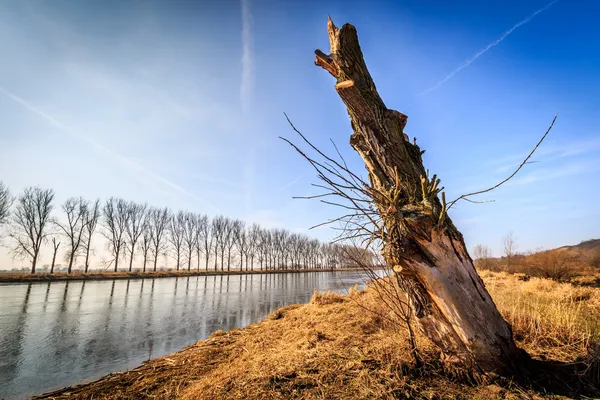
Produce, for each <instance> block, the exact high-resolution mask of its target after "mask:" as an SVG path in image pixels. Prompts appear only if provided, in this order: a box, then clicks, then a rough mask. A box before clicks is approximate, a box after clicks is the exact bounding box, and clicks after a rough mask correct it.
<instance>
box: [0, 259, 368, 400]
mask: <svg viewBox="0 0 600 400" xmlns="http://www.w3.org/2000/svg"><path fill="white" fill-rule="evenodd" d="M366 279H367V277H366V275H365V274H364V273H362V272H360V271H336V272H307V273H290V274H256V275H229V276H197V277H196V276H194V277H182V278H158V279H137V280H104V281H70V282H69V281H63V282H60V281H56V282H51V283H20V284H0V399H20V398H26V397H29V396H33V395H36V394H41V393H44V392H48V391H51V390H54V389H59V388H62V387H65V386H69V385H73V384H77V383H82V382H88V381H91V380H94V379H97V378H99V377H101V376H103V375H106V374H108V373H110V372H115V371H123V370H127V369H130V368H134V367H136V366H138V365H140V364H141V363H142V362H143V361H145V360H148V359H149V358H154V357H160V356H163V355H165V354H169V353H172V352H175V351H177V350H180V349H182V348H183V347H185V346H188V345H190V344H192V343H194V342H196V341H198V340H200V339H205V338H207V337H208V336H209V335H210V334H211V333H212V332H214V331H216V330H219V329H222V330H229V329H233V328H236V327H244V326H246V325H249V324H252V323H254V322H257V321H260V320H262V319H264V318H265V317H266V316H267V315H269V314H270V313H271V312H272V311H273V310H275V309H277V308H279V307H282V306H285V305H289V304H295V303H307V302H308V301H309V300H310V298H311V296H312V293H313V292H314V290H320V291H324V290H332V291H337V292H344V291H346V290H347V289H348V288H350V287H351V286H353V285H355V284H358V285H359V286H361V285H363V284H364V282H365V280H366Z"/></svg>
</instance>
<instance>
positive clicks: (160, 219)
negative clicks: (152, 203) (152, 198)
mask: <svg viewBox="0 0 600 400" xmlns="http://www.w3.org/2000/svg"><path fill="white" fill-rule="evenodd" d="M148 214H149V215H148V225H149V230H150V240H151V242H152V257H153V258H154V260H153V268H154V271H156V265H157V263H158V257H159V255H160V254H163V252H164V251H165V249H166V246H167V238H166V236H167V233H168V229H169V222H170V221H171V212H170V211H169V209H168V208H166V207H165V208H152V209H150V211H149V213H148Z"/></svg>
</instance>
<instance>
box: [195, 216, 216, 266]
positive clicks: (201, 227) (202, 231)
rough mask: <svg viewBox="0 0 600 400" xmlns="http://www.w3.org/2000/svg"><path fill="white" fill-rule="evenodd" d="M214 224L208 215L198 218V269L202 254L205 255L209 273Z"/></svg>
mask: <svg viewBox="0 0 600 400" xmlns="http://www.w3.org/2000/svg"><path fill="white" fill-rule="evenodd" d="M212 227H213V226H212V224H211V222H210V221H209V219H208V216H206V215H199V216H198V223H197V229H198V242H197V244H196V245H197V246H198V249H197V250H196V251H197V253H198V269H200V253H202V254H204V260H205V265H204V268H205V269H206V271H208V262H209V260H210V253H211V251H212V244H213V239H214V235H213V229H212ZM215 257H216V256H215Z"/></svg>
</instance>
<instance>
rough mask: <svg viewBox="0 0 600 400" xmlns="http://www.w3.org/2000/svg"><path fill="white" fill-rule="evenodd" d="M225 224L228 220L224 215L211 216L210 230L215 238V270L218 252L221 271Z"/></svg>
mask: <svg viewBox="0 0 600 400" xmlns="http://www.w3.org/2000/svg"><path fill="white" fill-rule="evenodd" d="M227 225H228V220H227V218H225V217H224V216H222V215H218V216H216V217H215V218H213V221H212V231H213V236H214V239H215V240H214V241H215V271H216V270H217V258H218V257H219V253H220V255H221V271H223V266H224V264H225V262H224V260H225V248H226V247H227V240H226V238H225V234H226V232H225V231H226V230H227V229H228V228H227Z"/></svg>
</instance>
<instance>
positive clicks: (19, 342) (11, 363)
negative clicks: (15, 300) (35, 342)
mask: <svg viewBox="0 0 600 400" xmlns="http://www.w3.org/2000/svg"><path fill="white" fill-rule="evenodd" d="M31 285H32V284H31V283H29V284H27V289H26V290H25V293H24V296H23V302H22V303H21V307H20V313H18V314H17V313H15V315H14V317H15V318H14V320H12V321H11V319H8V317H3V319H4V318H7V319H8V321H7V322H6V323H3V325H5V326H6V327H8V329H7V328H2V335H0V376H1V377H2V379H0V393H8V390H7V389H5V387H4V386H5V385H6V387H10V384H11V383H12V382H13V381H16V380H17V379H18V378H19V361H20V359H21V354H22V353H23V342H24V340H25V330H26V327H27V309H28V306H29V296H30V294H31Z"/></svg>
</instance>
